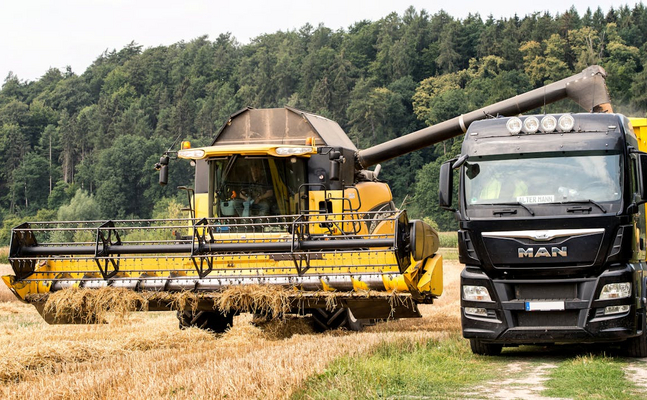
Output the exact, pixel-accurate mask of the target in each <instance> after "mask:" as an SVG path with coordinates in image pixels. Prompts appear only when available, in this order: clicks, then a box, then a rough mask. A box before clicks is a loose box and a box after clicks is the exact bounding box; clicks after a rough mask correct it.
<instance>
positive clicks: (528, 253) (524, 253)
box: [518, 247, 568, 258]
mask: <svg viewBox="0 0 647 400" xmlns="http://www.w3.org/2000/svg"><path fill="white" fill-rule="evenodd" d="M518 252H519V258H525V257H528V258H537V257H566V256H568V249H567V248H566V247H562V248H559V247H551V248H550V251H549V250H548V249H547V248H546V247H540V248H538V249H533V248H532V247H529V248H527V249H524V248H522V247H520V248H519V250H518Z"/></svg>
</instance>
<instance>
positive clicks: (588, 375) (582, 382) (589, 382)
mask: <svg viewBox="0 0 647 400" xmlns="http://www.w3.org/2000/svg"><path fill="white" fill-rule="evenodd" d="M625 365H626V363H625V362H624V361H622V360H619V359H618V358H614V357H608V356H606V355H592V354H588V355H582V356H577V357H575V358H573V359H571V360H567V361H564V362H562V363H560V364H559V366H558V367H557V368H555V369H554V370H553V371H552V372H551V373H550V375H549V377H550V379H549V380H548V381H546V382H545V384H544V386H546V388H547V389H546V390H544V391H543V392H542V395H543V396H549V397H562V398H564V397H567V398H572V399H635V398H637V397H636V396H637V395H638V394H637V393H638V392H637V388H636V385H634V383H633V382H631V381H629V380H628V379H627V378H626V376H625V373H624V371H623V370H622V368H623V367H624V366H625Z"/></svg>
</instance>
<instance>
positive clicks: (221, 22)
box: [0, 0, 636, 85]
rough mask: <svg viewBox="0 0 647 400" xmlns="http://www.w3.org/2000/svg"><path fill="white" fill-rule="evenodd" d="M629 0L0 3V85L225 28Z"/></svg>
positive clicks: (264, 28)
mask: <svg viewBox="0 0 647 400" xmlns="http://www.w3.org/2000/svg"><path fill="white" fill-rule="evenodd" d="M621 4H628V5H629V7H632V8H633V6H634V5H635V4H636V1H626V2H619V1H617V0H616V1H612V0H543V1H537V2H534V1H519V0H503V1H484V0H479V1H464V0H457V1H450V2H438V1H418V0H408V1H407V0H397V1H396V0H372V1H356V0H326V1H324V0H319V1H316V2H308V1H305V0H300V1H292V0H246V1H220V0H213V1H207V0H174V1H169V0H136V1H126V0H0V85H1V84H2V83H3V82H4V80H5V78H6V76H7V74H8V73H9V71H13V72H14V73H15V74H16V75H17V76H18V78H19V79H21V80H36V79H38V78H40V77H41V76H42V75H43V74H44V73H45V72H46V71H47V69H48V68H50V67H55V68H60V69H64V68H65V67H66V66H67V65H69V66H71V67H72V70H73V71H74V72H75V73H77V74H82V73H83V71H85V69H86V68H87V67H88V66H89V65H90V64H91V63H92V62H93V61H94V60H95V59H96V58H97V57H98V56H99V55H100V54H101V53H102V52H103V51H104V50H106V49H107V50H112V49H117V50H119V49H121V48H122V47H124V46H125V45H127V44H128V43H130V42H131V41H135V42H136V43H138V44H140V45H143V46H144V48H148V47H153V46H158V45H169V44H173V43H176V42H179V41H182V40H184V41H190V40H191V39H194V38H196V37H198V36H201V35H209V37H210V38H211V39H212V40H213V39H215V38H216V37H218V35H219V34H221V33H226V32H231V33H232V34H233V35H234V36H235V37H236V38H237V39H238V41H239V42H241V43H248V42H249V40H250V39H252V38H254V37H256V36H258V35H260V34H263V33H272V32H276V31H278V30H283V31H285V30H292V29H298V28H300V27H302V26H303V25H305V24H306V23H308V22H309V23H310V24H312V25H313V26H317V25H318V24H319V23H323V24H324V25H325V26H327V27H329V28H332V29H335V30H336V29H339V28H344V29H345V28H348V26H350V25H352V24H353V23H354V22H357V21H360V20H363V19H368V20H372V21H375V20H378V19H380V18H382V17H384V16H386V15H387V14H389V13H390V12H397V13H398V14H400V15H402V13H403V11H404V10H405V9H406V8H407V7H408V6H409V5H413V6H414V7H415V8H416V10H422V9H424V10H427V12H428V13H430V14H434V13H436V12H438V11H439V10H441V9H444V10H445V11H446V12H447V13H449V14H450V15H452V16H454V17H456V18H461V19H462V18H465V17H466V16H467V14H468V13H479V14H480V15H481V17H482V18H484V19H485V18H486V17H487V16H488V15H490V14H492V15H493V16H494V17H495V18H500V17H506V18H507V17H510V16H513V15H514V14H517V15H518V16H520V17H522V16H524V15H527V14H531V13H533V12H544V11H549V12H550V13H551V15H555V14H557V13H563V12H564V11H566V10H568V9H569V8H570V6H571V5H574V6H575V7H576V8H577V10H578V11H579V12H580V15H581V14H583V13H584V12H585V11H586V9H587V7H591V9H592V10H595V9H596V8H597V7H598V6H599V7H601V8H602V10H603V11H604V12H605V14H606V12H607V11H608V10H609V9H610V8H611V6H613V7H615V8H617V7H618V6H619V5H621Z"/></svg>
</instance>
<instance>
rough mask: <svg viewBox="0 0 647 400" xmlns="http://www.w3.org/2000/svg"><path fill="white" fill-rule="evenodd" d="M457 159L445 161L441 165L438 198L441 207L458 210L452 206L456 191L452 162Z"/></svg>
mask: <svg viewBox="0 0 647 400" xmlns="http://www.w3.org/2000/svg"><path fill="white" fill-rule="evenodd" d="M454 161H455V160H450V161H446V162H444V163H443V164H442V165H441V166H440V180H439V183H440V184H439V188H438V198H439V199H438V200H439V205H440V208H442V209H445V210H449V211H456V210H454V209H453V208H451V207H452V193H454V177H453V171H452V164H453V163H454Z"/></svg>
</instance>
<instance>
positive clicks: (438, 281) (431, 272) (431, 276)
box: [418, 254, 443, 296]
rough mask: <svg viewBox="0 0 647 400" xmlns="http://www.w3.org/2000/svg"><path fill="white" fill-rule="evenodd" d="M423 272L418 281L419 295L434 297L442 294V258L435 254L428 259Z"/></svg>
mask: <svg viewBox="0 0 647 400" xmlns="http://www.w3.org/2000/svg"><path fill="white" fill-rule="evenodd" d="M423 271H424V272H423V274H422V276H421V277H420V280H419V281H418V290H419V291H420V293H431V294H432V295H434V296H440V295H441V294H443V256H441V255H440V254H436V255H435V256H433V257H431V258H428V259H427V260H426V261H425V267H424V270H423Z"/></svg>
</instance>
